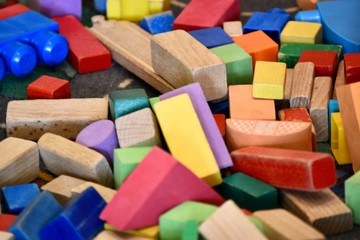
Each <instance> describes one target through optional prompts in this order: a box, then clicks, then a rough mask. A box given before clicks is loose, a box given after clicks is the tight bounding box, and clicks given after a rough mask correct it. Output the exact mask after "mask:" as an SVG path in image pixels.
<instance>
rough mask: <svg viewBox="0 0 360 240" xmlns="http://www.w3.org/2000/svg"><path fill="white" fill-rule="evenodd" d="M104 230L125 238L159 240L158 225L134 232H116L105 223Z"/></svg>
mask: <svg viewBox="0 0 360 240" xmlns="http://www.w3.org/2000/svg"><path fill="white" fill-rule="evenodd" d="M104 229H105V230H109V231H113V232H117V233H121V234H124V235H126V236H129V237H133V238H136V237H140V238H146V239H149V238H151V239H159V234H160V228H159V225H154V226H150V227H145V228H140V229H136V230H128V231H121V232H118V231H117V230H116V229H115V228H114V227H112V226H111V225H110V224H108V223H105V225H104Z"/></svg>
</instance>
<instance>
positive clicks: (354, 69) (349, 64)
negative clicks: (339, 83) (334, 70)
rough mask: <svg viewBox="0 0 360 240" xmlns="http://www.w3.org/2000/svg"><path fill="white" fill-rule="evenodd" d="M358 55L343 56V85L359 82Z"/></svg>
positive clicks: (359, 59) (359, 65) (359, 55)
mask: <svg viewBox="0 0 360 240" xmlns="http://www.w3.org/2000/svg"><path fill="white" fill-rule="evenodd" d="M359 62H360V53H347V54H344V67H345V83H346V84H349V83H354V82H359V81H360V63H359Z"/></svg>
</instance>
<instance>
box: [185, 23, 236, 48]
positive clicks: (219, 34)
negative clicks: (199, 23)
mask: <svg viewBox="0 0 360 240" xmlns="http://www.w3.org/2000/svg"><path fill="white" fill-rule="evenodd" d="M188 33H189V34H190V35H191V36H192V37H193V38H195V39H196V40H197V41H199V42H200V43H201V44H202V45H204V46H205V47H207V48H214V47H219V46H223V45H227V44H231V43H234V41H233V40H232V39H231V37H230V36H229V35H227V33H226V32H225V31H224V30H223V29H222V28H221V27H212V28H203V29H198V30H193V31H189V32H188Z"/></svg>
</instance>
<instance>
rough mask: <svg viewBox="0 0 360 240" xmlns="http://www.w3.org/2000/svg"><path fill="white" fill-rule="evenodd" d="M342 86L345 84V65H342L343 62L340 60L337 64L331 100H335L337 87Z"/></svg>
mask: <svg viewBox="0 0 360 240" xmlns="http://www.w3.org/2000/svg"><path fill="white" fill-rule="evenodd" d="M344 84H345V64H344V60H341V61H340V63H339V66H338V70H337V74H336V78H335V85H334V90H333V96H332V98H333V99H337V97H336V88H337V87H338V86H342V85H344Z"/></svg>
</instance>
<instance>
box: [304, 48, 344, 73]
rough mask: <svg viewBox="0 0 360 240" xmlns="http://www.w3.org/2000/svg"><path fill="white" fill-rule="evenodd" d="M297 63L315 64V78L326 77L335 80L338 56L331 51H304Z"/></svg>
mask: <svg viewBox="0 0 360 240" xmlns="http://www.w3.org/2000/svg"><path fill="white" fill-rule="evenodd" d="M298 62H312V63H314V64H315V76H317V77H320V76H327V77H331V78H332V79H335V75H336V71H337V68H338V64H339V63H338V55H337V53H336V52H333V51H314V50H304V51H303V52H302V53H301V55H300V58H299V60H298Z"/></svg>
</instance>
